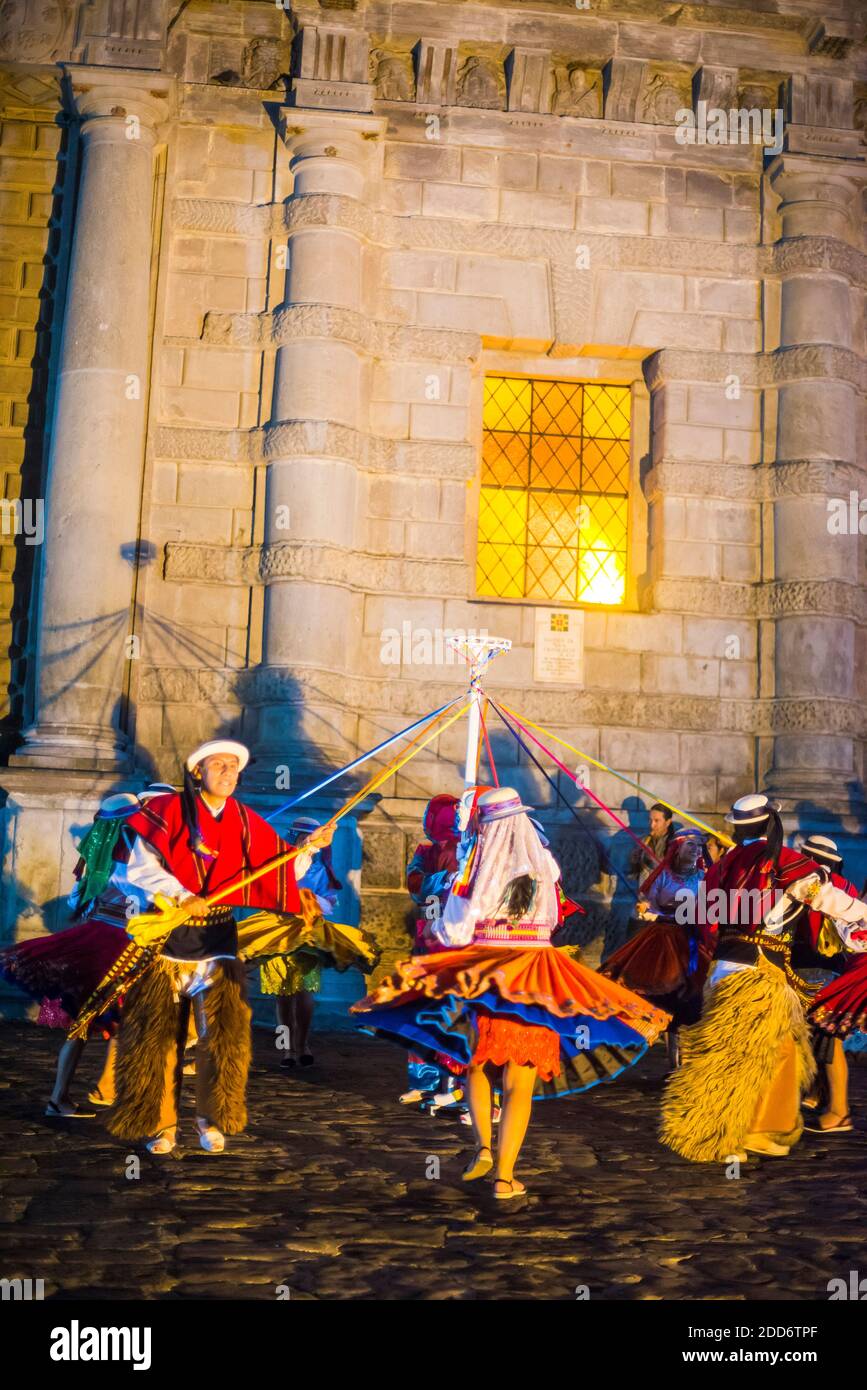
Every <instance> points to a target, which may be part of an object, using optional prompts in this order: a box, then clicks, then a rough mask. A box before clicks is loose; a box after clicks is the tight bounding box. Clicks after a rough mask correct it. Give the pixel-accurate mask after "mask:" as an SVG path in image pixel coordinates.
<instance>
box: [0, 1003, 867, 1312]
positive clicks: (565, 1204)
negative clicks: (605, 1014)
mask: <svg viewBox="0 0 867 1390" xmlns="http://www.w3.org/2000/svg"><path fill="white" fill-rule="evenodd" d="M59 1042H60V1035H59V1034H58V1033H56V1032H48V1031H46V1030H42V1029H38V1028H35V1027H34V1026H32V1025H27V1024H5V1025H3V1026H2V1027H0V1126H2V1129H0V1143H2V1158H0V1212H2V1225H0V1277H3V1276H5V1277H9V1278H13V1277H22V1278H28V1277H29V1278H33V1279H39V1278H41V1279H44V1281H45V1295H46V1297H50V1296H51V1295H53V1294H58V1295H60V1296H61V1297H62V1296H77V1297H86V1298H88V1297H92V1298H102V1297H114V1298H117V1297H130V1298H142V1297H144V1298H165V1297H176V1298H184V1297H199V1298H201V1297H208V1298H250V1299H274V1298H277V1297H286V1296H287V1295H286V1293H285V1290H286V1289H288V1291H289V1294H288V1296H289V1297H290V1298H294V1299H298V1298H302V1299H304V1298H307V1299H309V1298H315V1299H371V1298H375V1299H401V1298H403V1299H406V1298H411V1299H449V1298H464V1299H510V1298H529V1299H574V1298H575V1297H576V1289H577V1288H578V1286H581V1285H586V1286H587V1289H588V1291H589V1296H590V1297H591V1298H610V1299H659V1298H663V1299H680V1298H699V1299H801V1298H816V1297H818V1298H823V1299H824V1298H827V1283H828V1280H829V1279H831V1278H836V1277H843V1278H847V1279H848V1275H849V1271H850V1270H852V1269H859V1268H860V1270H861V1271H863V1272H867V1250H865V1245H867V1237H865V1231H867V1189H865V1184H864V1178H863V1175H864V1164H865V1155H867V1128H865V1123H864V1120H863V1118H858V1119H856V1124H857V1125H858V1126H859V1129H858V1130H857V1131H856V1133H855V1134H854V1135H850V1136H838V1137H836V1138H828V1139H823V1138H820V1137H819V1136H813V1135H806V1136H805V1138H804V1140H803V1141H802V1143H801V1145H800V1146H799V1148H798V1149H796V1150H795V1156H793V1157H791V1158H788V1159H784V1160H777V1161H774V1160H770V1159H768V1160H762V1161H759V1160H756V1161H754V1162H750V1163H749V1164H746V1165H744V1168H743V1171H742V1176H741V1177H740V1178H739V1179H727V1178H726V1177H725V1176H724V1170H723V1169H722V1167H716V1166H699V1165H692V1164H687V1163H685V1162H683V1161H682V1160H680V1159H678V1158H676V1157H675V1156H674V1155H673V1154H671V1153H669V1151H668V1150H667V1149H664V1148H662V1147H661V1146H660V1145H659V1144H658V1143H657V1141H656V1138H655V1131H656V1122H657V1114H658V1108H659V1097H660V1088H661V1084H662V1079H663V1069H664V1057H663V1051H662V1049H661V1047H657V1048H655V1049H654V1050H653V1051H652V1052H651V1053H650V1054H649V1055H648V1056H646V1057H645V1058H644V1059H643V1060H642V1062H641V1063H639V1065H638V1066H637V1067H636V1068H634V1069H633V1070H632V1071H631V1072H628V1073H627V1074H626V1075H624V1076H622V1077H621V1078H620V1079H619V1080H618V1081H616V1082H614V1083H613V1084H611V1085H608V1086H602V1087H599V1088H598V1089H596V1090H594V1091H592V1092H590V1093H589V1094H588V1095H585V1096H578V1097H573V1098H572V1099H570V1100H562V1101H555V1102H543V1103H541V1104H539V1105H537V1106H535V1107H534V1114H533V1121H532V1124H531V1127H530V1133H529V1136H528V1140H527V1144H526V1146H525V1150H524V1158H523V1163H522V1166H521V1170H520V1171H521V1176H522V1178H523V1179H524V1181H525V1182H526V1183H527V1184H528V1186H529V1188H530V1192H529V1195H528V1197H527V1198H526V1199H522V1200H519V1201H518V1202H511V1203H505V1202H494V1201H493V1199H492V1196H491V1189H490V1186H489V1185H488V1184H486V1183H481V1184H476V1185H474V1186H473V1187H471V1188H467V1187H463V1186H462V1185H461V1183H460V1181H459V1174H460V1170H461V1167H462V1165H463V1163H464V1162H465V1157H464V1155H465V1152H466V1150H468V1149H469V1148H470V1145H471V1141H470V1137H469V1136H470V1131H469V1130H468V1129H465V1128H464V1127H463V1126H462V1125H460V1124H458V1123H457V1121H456V1120H455V1119H454V1118H453V1117H442V1116H441V1117H438V1118H436V1119H430V1118H428V1117H426V1116H423V1115H420V1114H418V1113H415V1112H408V1111H406V1110H404V1109H403V1108H402V1107H400V1106H399V1105H398V1104H397V1101H396V1098H397V1096H398V1094H399V1093H400V1091H401V1090H402V1089H403V1088H404V1084H405V1070H404V1061H403V1054H402V1053H401V1052H400V1050H399V1049H397V1048H394V1047H392V1046H390V1045H388V1044H386V1043H383V1042H379V1041H374V1040H372V1039H368V1038H365V1037H362V1036H356V1035H353V1034H347V1033H334V1034H330V1035H322V1036H319V1037H318V1038H317V1039H316V1044H317V1065H316V1066H315V1067H313V1068H311V1069H310V1070H309V1071H306V1072H303V1073H301V1074H298V1073H297V1072H296V1073H293V1074H291V1075H286V1074H284V1073H281V1072H280V1071H278V1070H277V1067H276V1054H275V1051H274V1047H273V1043H272V1041H271V1038H270V1037H269V1035H268V1034H267V1033H258V1032H257V1036H256V1059H255V1062H254V1069H253V1072H252V1074H251V1082H250V1097H249V1099H250V1116H251V1123H250V1127H249V1129H248V1130H247V1132H246V1134H244V1135H242V1136H240V1137H239V1138H237V1139H234V1140H230V1141H229V1146H228V1148H227V1150H226V1152H225V1153H224V1154H223V1155H220V1156H216V1155H209V1154H206V1153H204V1152H203V1151H202V1150H201V1149H199V1148H198V1147H194V1144H195V1139H194V1135H193V1124H192V1116H191V1113H190V1112H189V1109H188V1110H187V1114H186V1115H185V1125H184V1135H183V1137H184V1139H185V1142H186V1147H185V1148H184V1150H183V1153H182V1156H181V1157H180V1158H174V1157H173V1158H168V1159H158V1158H153V1157H151V1156H150V1155H149V1154H147V1153H146V1152H144V1153H142V1151H138V1152H139V1153H141V1155H142V1156H141V1163H140V1169H141V1172H140V1176H139V1177H138V1178H137V1179H136V1178H134V1177H128V1176H127V1172H128V1171H133V1170H134V1168H135V1164H130V1162H129V1155H130V1154H131V1153H133V1152H135V1151H134V1150H133V1149H132V1148H131V1146H129V1145H125V1144H122V1143H120V1142H119V1141H117V1140H114V1139H113V1138H112V1137H111V1136H110V1135H108V1134H107V1133H106V1132H105V1130H104V1129H103V1127H102V1123H101V1121H100V1120H99V1119H97V1120H91V1121H78V1122H75V1121H63V1122H57V1121H50V1120H48V1119H45V1118H44V1117H43V1114H42V1110H43V1101H44V1097H45V1094H46V1091H47V1084H46V1083H48V1082H49V1078H50V1076H51V1074H52V1070H53V1062H54V1055H55V1052H56V1049H57V1046H58V1044H59ZM101 1052H102V1048H101V1045H99V1044H93V1045H92V1046H91V1047H90V1048H89V1049H88V1055H86V1056H85V1059H84V1062H83V1064H82V1068H81V1072H80V1085H79V1095H80V1097H81V1098H82V1099H83V1098H84V1096H85V1094H86V1088H87V1087H88V1086H89V1085H90V1084H91V1083H92V1081H93V1080H94V1079H95V1077H96V1074H97V1071H98V1069H99V1066H100V1064H101ZM853 1071H854V1076H853V1088H852V1089H853V1103H854V1109H855V1112H856V1116H858V1115H859V1112H860V1114H861V1115H862V1116H863V1113H864V1111H865V1108H867V1066H864V1065H863V1064H862V1065H860V1066H858V1067H855V1068H853ZM188 1089H189V1087H188ZM187 1105H188V1106H189V1101H188V1102H187ZM435 1160H439V1163H440V1166H441V1176H440V1177H439V1179H437V1178H435V1177H433V1178H431V1177H428V1176H427V1174H428V1173H430V1172H433V1171H435V1169H436V1162H435ZM280 1286H283V1289H284V1292H283V1293H282V1294H278V1292H277V1290H278V1288H279V1287H280Z"/></svg>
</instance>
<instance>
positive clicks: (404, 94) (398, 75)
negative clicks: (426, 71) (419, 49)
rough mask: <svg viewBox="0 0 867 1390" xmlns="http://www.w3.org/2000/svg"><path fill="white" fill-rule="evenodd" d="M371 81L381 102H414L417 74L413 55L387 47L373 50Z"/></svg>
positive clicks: (371, 55)
mask: <svg viewBox="0 0 867 1390" xmlns="http://www.w3.org/2000/svg"><path fill="white" fill-rule="evenodd" d="M370 81H371V82H372V84H373V86H374V87H375V88H376V95H377V96H378V97H379V99H380V101H414V100H415V72H414V70H413V65H412V55H411V53H409V51H407V50H398V49H395V48H388V47H385V46H383V47H379V48H373V49H371V52H370Z"/></svg>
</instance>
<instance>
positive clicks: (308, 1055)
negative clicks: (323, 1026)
mask: <svg viewBox="0 0 867 1390" xmlns="http://www.w3.org/2000/svg"><path fill="white" fill-rule="evenodd" d="M315 1061H316V1058H315V1057H314V1056H313V1053H312V1052H302V1053H301V1056H300V1057H299V1058H298V1065H299V1067H312V1066H313V1063H314V1062H315Z"/></svg>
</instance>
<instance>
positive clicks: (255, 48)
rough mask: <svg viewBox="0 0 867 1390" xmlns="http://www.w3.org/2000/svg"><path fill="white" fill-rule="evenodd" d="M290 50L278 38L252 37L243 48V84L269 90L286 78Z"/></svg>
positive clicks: (289, 61)
mask: <svg viewBox="0 0 867 1390" xmlns="http://www.w3.org/2000/svg"><path fill="white" fill-rule="evenodd" d="M290 64H291V52H290V49H289V46H288V44H285V43H282V42H281V41H280V39H272V38H258V39H253V40H252V42H251V43H248V44H247V47H246V48H245V49H244V86H245V87H252V88H255V89H256V90H257V91H260V92H269V91H271V90H272V89H273V88H275V87H278V86H280V85H281V84H282V81H283V79H284V78H288V74H289V68H290Z"/></svg>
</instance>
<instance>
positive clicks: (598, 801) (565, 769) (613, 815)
mask: <svg viewBox="0 0 867 1390" xmlns="http://www.w3.org/2000/svg"><path fill="white" fill-rule="evenodd" d="M492 703H493V702H492ZM494 708H495V709H496V708H497V706H496V704H495V705H494ZM503 709H504V710H508V712H509V714H510V715H511V717H512V718H513V719H514V721H515V723H516V724H517V726H518V728H519V729H521V730H522V732H523V733H525V734H526V735H527V737H528V738H531V739H532V740H533V742H534V743H535V744H536V746H537V747H538V748H541V750H542V752H543V753H547V755H548V757H549V758H550V759H551V761H552V763H556V764H557V766H558V767H559V769H560V771H561V772H565V774H566V776H567V777H569V778H571V779H572V781H573V782H574V783H575V785H576V787H580V788H581V790H582V792H586V793H587V795H588V796H589V797H590V799H591V801H595V802H596V805H597V806H598V807H599V808H600V810H602V811H604V812H605V814H606V815H608V816H610V817H611V819H612V820H613V821H614V824H615V825H619V826H620V829H621V830H625V831H626V833H627V835H629V836H631V837H632V839H633V840H634V841H635V843H636V844H637V845H639V846H640V848H641V849H642V851H643V852H644V853H645V854H647V855H649V856H650V858H651V859H653V860H655V861H656V863H657V864H659V863H661V862H662V861H661V860H660V858H659V855H658V854H654V852H653V850H652V849H651V848H650V845H647V844H645V843H644V841H643V840H641V839H639V837H638V836H637V835H636V833H635V831H634V830H630V828H629V826H628V825H627V824H626V822H625V821H622V820H621V819H620V817H619V816H618V815H616V813H615V812H614V811H612V809H611V807H610V806H606V805H605V802H604V801H603V800H602V798H601V797H599V796H597V795H596V793H595V792H592V791H591V790H590V788H589V787H585V786H584V785H583V783H581V782H579V781H578V775H577V773H575V772H570V771H569V768H568V767H567V766H566V764H565V763H562V762H561V761H560V759H559V758H558V757H557V754H556V753H552V752H551V749H550V748H546V747H545V745H544V743H541V742H540V741H539V739H537V738H536V736H535V734H531V733H530V730H529V729H528V728H527V727H526V726H525V725H524V724H522V723H521V721H520V719H519V718H518V716H517V715H516V714H515V713H514V711H513V710H510V709H509V707H508V705H503ZM542 732H543V733H544V732H546V731H545V730H544V729H543V730H542Z"/></svg>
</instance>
